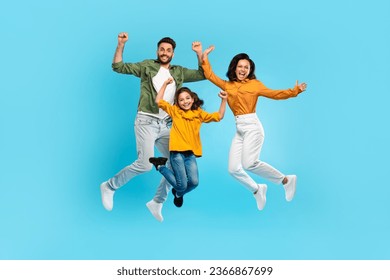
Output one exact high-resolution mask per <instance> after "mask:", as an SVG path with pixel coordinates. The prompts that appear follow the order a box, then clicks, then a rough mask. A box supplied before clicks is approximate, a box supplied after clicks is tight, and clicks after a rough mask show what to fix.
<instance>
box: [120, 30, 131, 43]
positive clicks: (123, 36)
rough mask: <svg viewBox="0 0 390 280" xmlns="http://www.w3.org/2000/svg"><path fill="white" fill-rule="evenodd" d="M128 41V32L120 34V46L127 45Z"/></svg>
mask: <svg viewBox="0 0 390 280" xmlns="http://www.w3.org/2000/svg"><path fill="white" fill-rule="evenodd" d="M127 40H129V34H127V32H121V33H119V34H118V44H126V42H127Z"/></svg>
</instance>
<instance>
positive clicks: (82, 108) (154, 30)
mask: <svg viewBox="0 0 390 280" xmlns="http://www.w3.org/2000/svg"><path fill="white" fill-rule="evenodd" d="M389 12H390V2H388V1H385V0H382V1H381V0H373V1H347V0H344V1H338V0H337V1H336V0H328V1H314V2H313V1H309V0H297V1H286V0H276V1H263V0H261V1H247V2H245V4H243V3H241V2H237V1H224V2H223V3H219V2H218V1H217V2H216V3H214V2H212V1H204V0H200V1H196V2H191V3H190V2H188V3H184V2H183V1H179V0H175V1H165V2H160V1H141V2H139V1H137V2H136V3H135V2H133V1H124V0H118V1H114V2H113V1H92V0H84V1H79V0H77V1H76V0H66V1H65V0H63V1H62V0H60V1H44V0H37V1H23V0H21V1H18V0H16V1H7V2H4V3H2V4H1V9H0V14H1V16H0V30H1V44H0V50H1V51H0V58H1V60H0V61H1V64H0V65H1V66H0V67H1V68H0V69H1V72H0V74H1V75H0V79H1V82H0V93H1V94H0V107H1V110H0V128H1V131H0V133H1V135H0V155H1V156H0V174H1V175H0V188H1V193H0V199H1V203H0V223H1V230H0V259H130V260H132V259H133V260H134V259H389V258H390V244H389V235H390V221H389V213H390V204H389V197H390V188H389V183H388V180H387V175H388V174H389V173H388V158H389V156H390V153H389V148H388V143H389V141H390V137H389V135H390V134H389V132H388V124H387V123H388V120H389V117H390V116H389V110H388V103H389V101H390V98H389V95H390V93H389V90H388V85H387V83H388V79H389V75H390V66H389V65H390V53H389V49H390V39H389V36H388V30H389V29H390V20H389V17H388V15H389ZM121 31H127V32H129V36H130V39H129V42H128V43H127V45H126V48H125V52H124V60H125V61H129V62H137V61H141V60H143V59H146V58H155V56H156V54H155V53H156V43H157V41H158V40H159V39H161V38H162V37H165V36H170V37H172V38H174V39H175V40H176V42H177V45H178V46H177V48H176V51H175V57H174V59H173V63H174V64H179V65H183V66H186V67H190V68H194V67H196V65H197V63H196V56H195V54H194V53H193V52H192V50H191V43H192V41H195V40H199V41H201V42H202V43H203V47H204V48H205V47H207V46H209V45H210V44H214V45H215V46H216V49H215V51H214V52H213V53H212V54H211V55H210V61H211V63H212V65H213V68H214V71H215V72H216V73H217V74H218V75H219V76H220V77H225V73H226V70H227V67H228V64H229V62H230V60H231V58H232V57H233V56H234V55H235V54H237V53H239V52H246V53H248V54H249V55H250V56H251V58H252V59H253V60H254V61H255V63H256V68H257V69H256V74H257V76H258V78H259V79H260V80H261V81H263V82H264V83H265V84H266V85H267V86H268V87H270V88H274V89H280V88H289V87H292V86H294V84H295V81H296V80H297V79H298V80H299V81H300V82H307V83H308V90H307V91H306V92H305V93H302V94H301V95H300V96H299V97H297V98H292V99H289V100H285V101H274V100H269V99H265V98H260V100H259V103H258V107H257V113H258V115H259V117H260V119H261V120H262V122H263V125H264V129H265V133H266V139H265V144H264V146H263V151H262V154H261V158H262V159H263V160H264V161H266V162H268V163H270V164H272V165H274V166H275V167H277V168H278V169H280V170H281V171H282V172H284V173H286V174H297V176H298V186H297V194H296V197H295V199H294V200H293V201H292V202H291V203H287V202H286V201H285V199H284V191H283V188H282V187H281V186H276V185H274V184H271V183H269V182H266V183H268V186H269V188H268V196H267V205H266V207H265V209H264V210H263V211H261V212H260V211H258V210H257V208H256V203H255V200H254V198H253V197H252V196H251V195H250V193H249V192H248V191H247V190H246V189H244V187H243V186H241V185H240V184H239V183H238V182H236V181H235V180H234V179H233V178H232V177H230V176H229V175H228V173H227V159H228V150H229V146H230V141H231V139H232V137H233V135H234V132H235V125H234V119H233V116H232V113H231V112H230V110H229V109H228V110H227V113H226V117H225V119H224V120H223V121H222V122H220V123H212V124H204V125H203V127H202V133H201V137H202V141H203V149H204V156H203V157H202V158H200V159H199V160H198V165H199V169H200V186H199V187H198V189H197V190H196V191H195V192H193V193H191V194H190V195H188V197H186V199H185V204H184V206H183V207H182V208H181V209H177V208H176V207H175V206H174V205H173V203H172V196H171V195H170V197H169V200H168V201H167V203H165V204H164V207H163V215H164V222H163V223H159V222H157V221H156V220H155V219H154V218H153V217H152V216H151V214H150V213H149V211H148V210H147V208H146V207H145V203H146V202H147V201H149V200H150V199H151V198H152V197H153V195H154V192H155V190H156V187H157V184H158V182H159V180H160V175H159V174H158V173H157V172H156V171H155V170H152V171H151V172H149V173H146V174H143V175H141V176H138V177H136V178H135V179H133V180H132V181H131V182H130V183H129V184H128V185H126V186H125V187H123V188H122V189H120V190H119V191H118V192H117V193H116V195H115V204H114V209H113V211H112V212H107V211H105V210H104V208H103V206H102V205H101V198H100V190H99V185H100V183H101V182H102V181H104V180H107V179H108V178H109V177H111V176H113V175H114V174H115V173H116V172H118V171H119V170H120V169H121V168H123V167H124V166H126V165H128V164H130V163H131V162H133V160H135V158H136V149H135V139H134V132H133V121H134V117H135V114H136V108H137V102H138V97H139V79H138V78H135V77H133V76H126V75H119V74H116V73H115V72H113V71H112V70H111V62H112V58H113V54H114V51H115V47H116V43H117V39H116V37H117V34H118V33H119V32H121ZM186 85H187V86H189V87H190V88H191V89H193V90H194V91H196V92H198V93H199V95H200V96H201V97H202V98H203V99H204V100H205V109H206V110H207V111H211V112H212V111H216V110H217V109H218V106H219V102H220V99H219V98H218V96H217V93H218V89H217V88H216V87H215V86H214V85H212V84H211V83H210V82H208V81H202V82H198V83H193V84H186ZM257 180H258V181H259V182H263V181H262V179H261V178H257Z"/></svg>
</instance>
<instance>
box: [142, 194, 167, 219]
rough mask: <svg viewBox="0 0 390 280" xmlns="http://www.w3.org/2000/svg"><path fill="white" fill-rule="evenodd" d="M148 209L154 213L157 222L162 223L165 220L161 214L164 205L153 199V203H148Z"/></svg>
mask: <svg viewBox="0 0 390 280" xmlns="http://www.w3.org/2000/svg"><path fill="white" fill-rule="evenodd" d="M146 207H148V209H149V211H150V213H152V215H153V217H155V218H156V220H157V221H159V222H162V221H163V220H164V218H163V216H162V214H161V210H162V207H163V204H162V203H158V202H156V201H154V200H153V199H152V200H151V201H149V202H148V203H146Z"/></svg>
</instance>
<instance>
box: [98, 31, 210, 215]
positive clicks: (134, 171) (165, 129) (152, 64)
mask: <svg viewBox="0 0 390 280" xmlns="http://www.w3.org/2000/svg"><path fill="white" fill-rule="evenodd" d="M128 38H129V37H128V34H127V33H126V32H122V33H120V34H119V35H118V45H117V48H116V51H115V55H114V60H113V63H112V68H113V70H114V71H115V72H118V73H121V74H130V75H134V76H136V77H139V78H140V79H141V94H140V99H139V103H138V112H137V116H136V119H135V124H134V130H135V137H136V145H137V154H138V158H137V159H136V160H135V161H134V162H133V163H132V164H130V165H128V166H126V167H125V168H123V169H122V170H121V171H119V172H118V173H117V174H116V175H115V176H114V177H112V178H111V179H109V180H108V181H106V182H103V183H102V184H101V185H100V191H101V195H102V203H103V206H104V208H105V209H106V210H108V211H111V210H112V208H113V204H114V202H113V200H114V194H115V191H116V190H117V189H119V188H120V187H122V186H124V185H125V184H126V183H127V182H129V181H130V180H131V179H132V178H133V177H135V176H137V175H139V174H142V173H145V172H147V171H150V170H151V169H152V164H151V163H150V162H149V158H151V157H154V146H156V147H157V149H158V150H159V151H160V152H161V154H162V155H163V156H164V157H166V158H169V147H168V145H169V130H170V128H171V124H172V120H171V119H170V117H169V115H168V114H167V113H166V112H164V111H163V110H161V109H159V108H158V106H157V104H156V103H155V97H156V95H157V92H158V91H159V90H160V87H161V86H162V84H163V83H164V81H165V80H167V79H168V78H169V77H172V78H173V80H174V81H173V83H171V84H170V85H169V86H168V87H167V89H166V91H165V94H164V100H166V101H167V102H169V103H170V104H173V98H174V94H175V91H176V89H177V88H180V87H181V86H182V84H183V83H184V82H195V81H200V80H204V79H205V77H204V74H203V70H202V67H201V63H202V45H201V43H200V42H193V43H192V49H193V51H195V52H196V54H197V56H198V70H191V69H187V68H184V67H182V66H177V65H171V60H172V58H173V57H174V50H175V47H176V43H175V41H174V40H172V39H171V38H169V37H165V38H162V39H161V40H160V41H159V42H158V43H157V59H147V60H144V61H142V62H138V63H124V62H123V61H122V56H123V50H124V47H125V44H126V42H127V40H128ZM170 188H171V187H170V185H169V184H168V183H167V181H166V180H165V178H162V180H161V182H160V185H159V186H158V188H157V192H156V194H155V196H154V198H153V199H152V200H151V201H149V202H148V203H146V206H147V207H148V209H149V211H150V212H151V213H152V215H153V216H154V217H155V218H156V219H157V220H158V221H160V222H162V221H163V216H162V213H161V210H162V205H163V203H164V202H165V200H166V198H167V196H168V192H169V190H170Z"/></svg>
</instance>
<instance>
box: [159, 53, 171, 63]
mask: <svg viewBox="0 0 390 280" xmlns="http://www.w3.org/2000/svg"><path fill="white" fill-rule="evenodd" d="M164 57H166V58H167V60H166V61H162V60H161V56H159V57H157V60H158V61H159V62H160V63H161V64H168V63H170V62H171V60H172V57H169V56H167V55H164Z"/></svg>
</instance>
